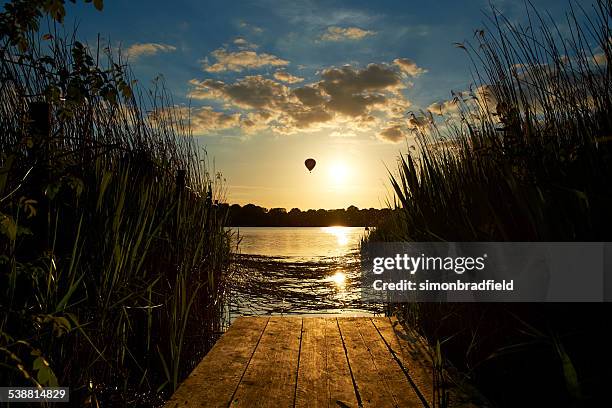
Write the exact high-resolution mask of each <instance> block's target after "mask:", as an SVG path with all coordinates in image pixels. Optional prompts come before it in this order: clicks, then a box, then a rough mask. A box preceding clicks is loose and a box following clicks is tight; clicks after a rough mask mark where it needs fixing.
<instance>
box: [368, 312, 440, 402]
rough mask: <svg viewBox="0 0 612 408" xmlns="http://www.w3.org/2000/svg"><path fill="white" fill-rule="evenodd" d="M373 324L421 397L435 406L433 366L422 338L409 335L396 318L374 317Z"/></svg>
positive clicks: (412, 334)
mask: <svg viewBox="0 0 612 408" xmlns="http://www.w3.org/2000/svg"><path fill="white" fill-rule="evenodd" d="M372 322H373V323H374V326H376V328H377V329H378V331H379V332H380V335H381V336H382V337H383V338H384V340H385V342H386V343H387V345H388V346H389V347H390V348H391V350H393V354H395V355H396V356H397V358H398V359H399V360H400V362H401V364H402V366H403V367H404V369H405V370H406V372H407V373H408V376H409V377H410V381H411V382H412V384H413V385H414V386H415V387H416V388H418V390H419V393H420V394H421V397H422V398H424V399H425V400H426V402H427V403H428V404H429V405H430V406H433V404H432V400H433V389H434V387H433V365H432V361H431V356H430V355H429V352H428V350H427V348H426V347H425V346H424V345H423V344H422V341H421V340H420V338H419V337H418V336H416V335H415V334H414V333H407V332H406V331H405V330H404V328H403V327H402V326H401V325H400V324H399V322H398V321H397V319H396V318H393V319H390V318H388V317H373V318H372Z"/></svg>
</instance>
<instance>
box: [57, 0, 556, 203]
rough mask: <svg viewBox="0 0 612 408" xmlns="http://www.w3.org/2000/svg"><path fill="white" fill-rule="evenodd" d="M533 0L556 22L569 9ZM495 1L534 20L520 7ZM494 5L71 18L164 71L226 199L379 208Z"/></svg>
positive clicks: (443, 1)
mask: <svg viewBox="0 0 612 408" xmlns="http://www.w3.org/2000/svg"><path fill="white" fill-rule="evenodd" d="M533 3H534V5H535V6H536V7H537V8H538V9H540V10H546V11H548V12H549V13H550V14H551V15H552V16H553V17H555V18H557V19H559V18H560V17H561V16H563V13H564V10H565V9H566V8H567V4H566V3H565V2H563V1H561V2H559V1H556V0H533ZM493 4H495V6H496V7H497V8H498V9H500V10H501V11H502V12H503V13H504V14H505V15H506V16H507V17H508V18H509V20H510V21H514V22H521V21H524V20H525V19H526V13H525V11H524V10H525V9H524V3H523V2H522V1H510V0H496V1H493ZM487 10H489V3H488V1H485V0H482V1H481V0H477V1H464V2H461V1H457V0H435V1H380V0H377V1H371V0H370V1H310V0H308V1H273V0H253V1H239V2H238V1H202V0H190V1H178V0H175V1H172V2H169V1H158V0H150V1H127V0H121V1H119V0H117V1H108V0H107V1H105V6H104V10H103V11H102V12H97V11H96V10H95V9H94V7H92V6H91V4H81V3H79V4H77V5H72V4H69V5H68V18H67V22H68V24H77V25H78V33H79V38H81V39H84V40H86V41H87V42H88V43H89V44H90V45H93V44H95V43H96V38H97V35H98V33H99V34H100V35H101V37H102V38H104V39H105V41H108V43H109V44H111V45H112V46H113V47H115V48H119V47H120V48H121V49H122V52H123V54H124V55H126V56H127V57H128V60H129V63H130V65H131V67H132V69H133V71H134V73H135V76H136V78H138V80H139V84H140V86H142V87H148V86H150V84H151V81H152V80H153V79H154V78H156V77H157V76H159V75H160V74H161V75H163V78H164V81H165V85H166V87H167V88H168V89H169V90H170V92H171V93H172V95H173V98H174V102H175V103H176V104H177V105H180V106H182V107H183V109H184V110H185V112H188V113H189V116H190V118H191V121H192V126H193V133H194V137H195V138H196V141H197V144H198V146H200V147H201V148H202V149H205V150H206V151H207V153H208V158H209V161H210V163H211V164H210V165H211V167H213V166H214V170H215V171H218V172H221V173H222V174H223V178H224V179H225V180H226V190H225V191H227V192H226V200H227V202H230V203H238V204H242V205H244V204H247V203H254V204H257V205H261V206H263V207H267V208H272V207H285V208H287V209H291V208H293V207H298V208H301V209H309V208H326V209H331V208H346V207H348V206H350V205H356V206H357V207H359V208H369V207H375V208H380V207H385V206H386V205H387V202H388V200H389V197H391V191H390V189H389V185H390V184H389V170H393V169H394V168H395V167H396V163H397V158H398V156H399V155H400V154H401V153H405V152H406V151H407V149H409V144H410V143H411V140H412V139H411V138H412V130H411V126H410V121H409V118H410V117H411V116H410V115H411V113H415V114H417V115H418V112H420V111H424V110H426V109H427V108H428V107H429V106H430V105H431V104H432V103H435V102H440V101H445V100H448V99H450V97H451V90H455V91H462V90H465V89H468V87H469V85H470V83H471V75H470V62H469V59H468V57H467V55H466V53H465V51H463V50H461V49H460V48H458V47H456V46H455V45H453V44H454V43H456V42H463V41H466V40H470V39H473V36H474V32H475V30H477V29H480V28H482V27H483V21H484V20H485V14H486V13H487ZM561 28H563V25H561ZM311 157H312V158H314V159H315V160H316V161H317V165H316V167H315V168H314V170H313V171H312V172H308V170H307V169H306V168H305V166H304V160H305V159H307V158H311Z"/></svg>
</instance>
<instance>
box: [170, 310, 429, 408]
mask: <svg viewBox="0 0 612 408" xmlns="http://www.w3.org/2000/svg"><path fill="white" fill-rule="evenodd" d="M432 396H433V374H432V364H431V357H430V356H429V355H428V352H427V348H426V346H425V345H424V344H423V342H422V341H420V340H419V339H418V337H417V336H415V335H411V334H409V333H406V332H405V331H404V329H403V328H402V327H401V325H400V324H398V322H397V321H396V320H394V319H391V318H386V317H284V316H283V317H280V316H278V317H277V316H272V317H240V318H238V319H237V320H236V321H235V322H234V323H233V324H232V326H231V327H230V328H229V330H228V331H227V332H226V333H225V334H224V335H223V336H222V337H221V339H219V341H218V342H217V343H216V344H215V346H214V347H213V348H212V350H211V351H210V352H209V353H208V354H207V355H206V356H205V357H204V359H203V360H202V362H201V363H200V364H199V365H198V366H197V367H196V368H195V369H194V370H193V372H192V373H191V374H190V375H189V377H188V378H187V379H185V381H184V382H183V383H182V384H181V385H180V386H179V388H178V389H177V391H176V392H175V393H174V395H173V396H172V398H171V399H170V400H169V401H168V402H167V403H166V405H165V407H166V408H184V407H249V408H250V407H340V408H346V407H378V408H383V407H408V408H412V407H414V408H417V407H419V408H422V407H431V406H432Z"/></svg>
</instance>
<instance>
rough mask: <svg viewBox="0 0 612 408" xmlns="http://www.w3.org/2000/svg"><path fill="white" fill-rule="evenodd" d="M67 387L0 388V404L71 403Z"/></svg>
mask: <svg viewBox="0 0 612 408" xmlns="http://www.w3.org/2000/svg"><path fill="white" fill-rule="evenodd" d="M69 396H70V392H69V390H68V388H67V387H48V388H45V387H42V388H38V387H0V402H69Z"/></svg>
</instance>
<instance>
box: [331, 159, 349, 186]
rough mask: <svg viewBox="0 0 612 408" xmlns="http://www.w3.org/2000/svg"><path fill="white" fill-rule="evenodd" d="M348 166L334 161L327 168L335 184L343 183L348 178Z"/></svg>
mask: <svg viewBox="0 0 612 408" xmlns="http://www.w3.org/2000/svg"><path fill="white" fill-rule="evenodd" d="M348 173H349V172H348V167H346V165H345V164H344V163H334V164H333V165H332V166H331V167H330V169H329V177H330V179H331V181H332V182H334V183H335V184H343V183H344V182H345V181H346V179H347V178H348Z"/></svg>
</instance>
